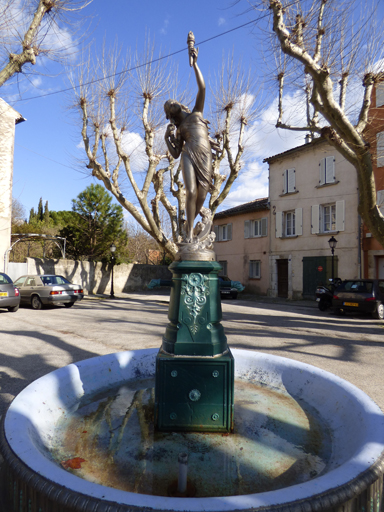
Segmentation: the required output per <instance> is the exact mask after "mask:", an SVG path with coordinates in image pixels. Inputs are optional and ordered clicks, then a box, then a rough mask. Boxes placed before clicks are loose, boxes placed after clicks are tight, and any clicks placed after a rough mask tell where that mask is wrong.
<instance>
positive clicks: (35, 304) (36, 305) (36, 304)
mask: <svg viewBox="0 0 384 512" xmlns="http://www.w3.org/2000/svg"><path fill="white" fill-rule="evenodd" d="M31 306H32V309H41V308H42V307H43V305H42V303H41V300H40V297H39V296H38V295H33V297H32V299H31Z"/></svg>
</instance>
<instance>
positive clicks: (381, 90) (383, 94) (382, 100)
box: [376, 82, 384, 107]
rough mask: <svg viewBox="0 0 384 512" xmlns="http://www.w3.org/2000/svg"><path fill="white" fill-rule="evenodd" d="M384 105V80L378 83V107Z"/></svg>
mask: <svg viewBox="0 0 384 512" xmlns="http://www.w3.org/2000/svg"><path fill="white" fill-rule="evenodd" d="M382 105H384V82H379V83H378V84H376V107H381V106H382Z"/></svg>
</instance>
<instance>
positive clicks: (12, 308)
mask: <svg viewBox="0 0 384 512" xmlns="http://www.w3.org/2000/svg"><path fill="white" fill-rule="evenodd" d="M7 309H8V311H9V312H10V313H16V311H17V310H18V309H19V304H18V305H17V306H13V307H11V306H10V307H9V308H7Z"/></svg>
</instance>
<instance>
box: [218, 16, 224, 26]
mask: <svg viewBox="0 0 384 512" xmlns="http://www.w3.org/2000/svg"><path fill="white" fill-rule="evenodd" d="M217 24H218V25H219V27H221V26H222V25H225V18H219V21H218V22H217Z"/></svg>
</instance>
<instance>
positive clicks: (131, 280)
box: [27, 258, 172, 294]
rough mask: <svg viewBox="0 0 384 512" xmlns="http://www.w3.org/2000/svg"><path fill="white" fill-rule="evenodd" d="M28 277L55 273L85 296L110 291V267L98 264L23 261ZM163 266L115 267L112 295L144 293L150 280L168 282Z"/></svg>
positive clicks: (168, 275)
mask: <svg viewBox="0 0 384 512" xmlns="http://www.w3.org/2000/svg"><path fill="white" fill-rule="evenodd" d="M27 264H28V274H59V275H62V276H64V277H66V278H67V279H68V280H69V281H71V282H72V283H75V284H81V286H82V288H83V289H84V292H85V293H86V294H103V293H106V294H109V293H110V291H111V265H110V264H106V263H102V262H90V261H73V260H63V259H60V260H49V259H42V258H27ZM171 277H172V275H171V272H170V271H169V270H168V267H167V266H165V265H139V264H136V263H135V264H133V263H130V264H121V265H115V267H114V270H113V287H114V292H115V293H128V292H134V291H141V290H147V284H148V283H149V282H150V281H151V279H171Z"/></svg>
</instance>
